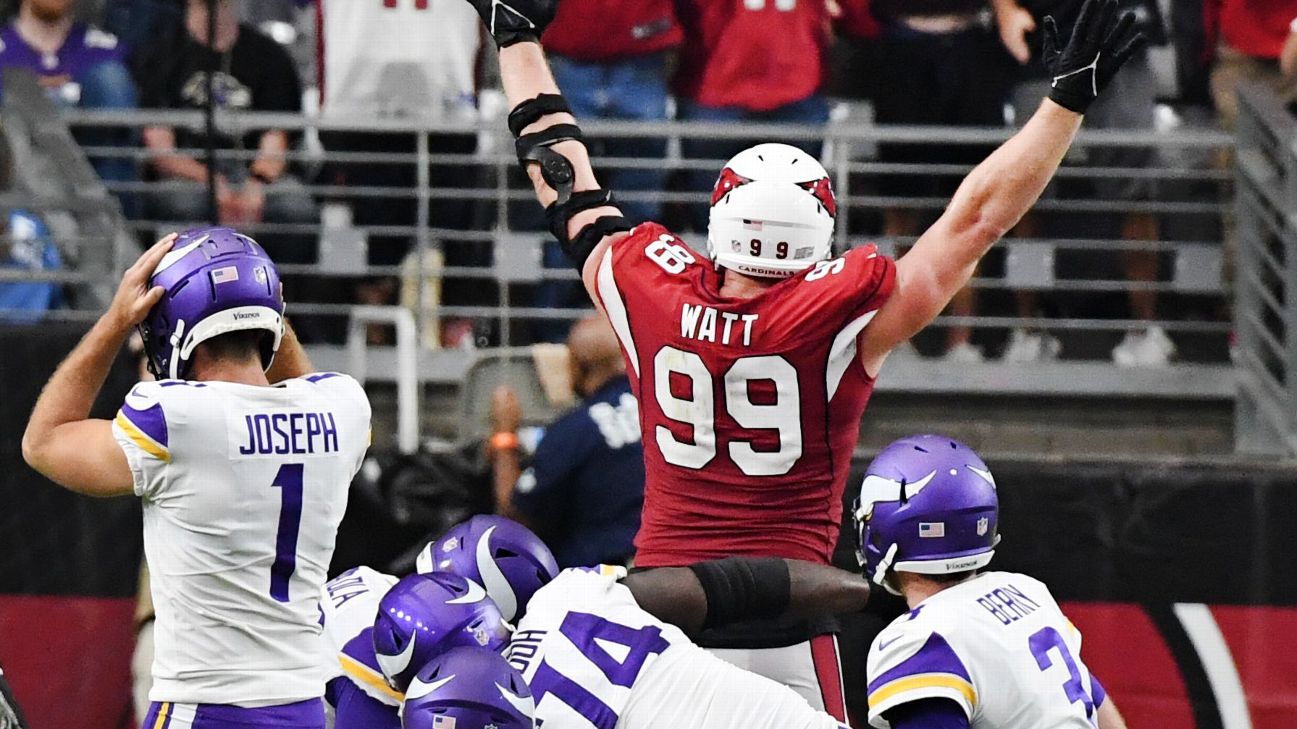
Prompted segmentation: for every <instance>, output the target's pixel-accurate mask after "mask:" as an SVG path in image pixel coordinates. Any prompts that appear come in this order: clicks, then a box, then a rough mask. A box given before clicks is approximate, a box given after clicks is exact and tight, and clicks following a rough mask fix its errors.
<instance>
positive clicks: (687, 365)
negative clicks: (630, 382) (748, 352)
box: [653, 347, 802, 476]
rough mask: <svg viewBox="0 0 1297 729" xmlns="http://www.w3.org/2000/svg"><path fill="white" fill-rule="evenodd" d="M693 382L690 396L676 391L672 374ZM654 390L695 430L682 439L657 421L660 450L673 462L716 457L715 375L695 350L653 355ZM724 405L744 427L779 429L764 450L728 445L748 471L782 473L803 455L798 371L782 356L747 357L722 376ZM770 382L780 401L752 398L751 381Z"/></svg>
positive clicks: (698, 464)
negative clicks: (689, 438)
mask: <svg viewBox="0 0 1297 729" xmlns="http://www.w3.org/2000/svg"><path fill="white" fill-rule="evenodd" d="M673 374H674V375H679V376H683V377H685V378H687V379H688V380H689V382H690V390H691V392H690V393H689V396H688V397H682V396H679V395H676V394H675V393H673V392H672V391H671V376H672V375H673ZM653 375H654V394H655V395H656V396H657V402H658V407H659V408H661V409H662V414H663V415H665V416H666V417H667V418H669V419H671V420H674V421H676V422H678V423H684V424H686V425H688V426H690V427H691V428H692V429H693V442H692V443H690V442H687V441H682V440H679V439H677V438H676V437H675V435H674V434H673V433H672V432H671V429H670V428H668V427H666V426H665V425H659V426H657V429H656V432H655V436H656V438H657V445H658V449H659V450H661V451H662V457H663V458H664V459H665V460H666V462H667V463H670V464H673V465H676V466H682V467H684V468H692V469H700V468H703V467H704V466H706V465H707V464H708V463H711V462H712V459H714V458H715V457H716V395H715V387H714V382H715V378H714V377H713V375H712V373H711V372H710V371H709V370H708V369H707V365H706V364H705V363H704V362H703V359H702V357H699V356H698V355H697V354H695V353H693V352H686V351H684V350H680V349H676V348H675V347H663V348H662V349H660V350H658V353H657V355H656V356H654V358H653ZM722 381H723V382H724V388H723V389H722V392H723V394H724V403H723V406H724V408H725V410H726V412H727V413H729V416H730V417H731V418H733V419H734V422H736V423H738V424H739V426H740V427H743V428H747V429H750V430H773V431H776V432H777V433H778V434H779V447H778V448H777V449H776V450H772V451H771V450H762V451H758V450H756V449H755V448H753V447H752V443H751V442H750V441H742V440H732V441H731V442H730V443H729V444H728V445H727V451H728V453H729V456H730V460H731V461H733V462H734V465H736V466H738V467H739V470H740V471H742V472H743V473H744V474H745V475H748V476H782V475H783V474H785V473H788V472H789V471H791V470H792V468H793V465H794V464H796V463H797V460H798V459H799V458H801V457H802V413H801V401H800V398H799V394H800V392H799V387H798V383H797V370H796V369H795V368H794V367H793V365H792V364H791V363H790V362H789V361H788V360H786V359H784V358H783V357H780V356H778V355H766V356H753V357H743V358H741V359H738V360H736V361H735V362H734V364H733V365H731V366H730V368H729V369H728V370H727V371H726V372H725V374H724V375H723V376H722ZM760 381H770V382H773V383H774V386H775V401H774V402H773V403H770V404H757V403H754V402H752V397H751V395H750V393H749V389H748V384H749V383H751V382H760Z"/></svg>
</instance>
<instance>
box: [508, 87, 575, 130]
mask: <svg viewBox="0 0 1297 729" xmlns="http://www.w3.org/2000/svg"><path fill="white" fill-rule="evenodd" d="M571 113H572V108H571V107H569V106H568V105H567V99H564V98H563V97H562V96H561V95H559V94H541V95H539V96H537V97H536V98H534V99H527V100H526V101H524V102H522V103H521V104H519V105H517V106H515V107H513V111H511V112H509V131H511V132H513V136H514V138H515V139H516V138H518V137H520V136H522V130H524V129H526V128H527V127H529V126H531V125H532V124H535V123H536V122H538V121H540V119H541V117H543V116H548V115H550V114H571Z"/></svg>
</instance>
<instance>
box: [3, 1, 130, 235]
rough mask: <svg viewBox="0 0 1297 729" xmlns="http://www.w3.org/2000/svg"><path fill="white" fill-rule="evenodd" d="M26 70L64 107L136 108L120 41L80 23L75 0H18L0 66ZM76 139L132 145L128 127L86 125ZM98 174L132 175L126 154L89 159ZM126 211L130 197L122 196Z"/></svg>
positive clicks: (117, 177) (117, 178)
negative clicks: (20, 0)
mask: <svg viewBox="0 0 1297 729" xmlns="http://www.w3.org/2000/svg"><path fill="white" fill-rule="evenodd" d="M15 66H16V67H19V68H26V69H29V70H30V71H32V73H34V74H36V77H37V79H38V80H39V81H40V83H41V85H42V86H44V87H45V89H46V91H47V92H48V93H49V96H50V98H51V99H53V100H54V101H55V103H57V104H60V105H62V106H69V107H82V108H86V109H134V108H135V107H136V104H137V101H138V99H137V96H138V95H137V92H136V88H135V82H134V81H133V80H132V79H131V74H130V72H129V71H128V70H127V68H126V53H125V48H124V47H123V46H122V44H120V43H118V41H117V38H116V37H115V36H113V35H112V34H110V33H106V32H104V31H102V30H99V29H98V28H95V27H92V26H89V25H86V24H85V23H78V22H76V21H75V20H74V18H73V0H22V3H21V4H20V5H19V7H18V15H17V17H15V18H14V20H13V22H12V23H10V24H9V25H7V26H5V28H4V30H0V68H4V67H15ZM77 138H78V141H80V142H81V143H82V144H86V145H90V146H120V147H129V146H134V140H135V136H134V135H133V134H132V133H131V132H130V131H128V130H112V129H86V130H80V131H79V132H78V134H77ZM91 162H92V164H93V165H94V168H95V171H96V172H97V173H99V176H100V178H102V179H104V180H107V181H111V182H130V181H133V180H135V179H136V172H135V161H134V160H133V159H130V158H129V157H116V158H114V157H96V158H93V159H92V160H91ZM121 199H122V204H123V206H124V207H125V208H126V212H127V213H128V214H129V213H132V212H134V211H133V199H132V198H131V197H130V196H125V195H124V196H122V198H121Z"/></svg>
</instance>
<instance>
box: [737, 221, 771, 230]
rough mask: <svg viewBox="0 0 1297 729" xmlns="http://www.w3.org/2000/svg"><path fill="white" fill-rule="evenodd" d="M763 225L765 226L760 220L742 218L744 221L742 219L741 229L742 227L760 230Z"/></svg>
mask: <svg viewBox="0 0 1297 729" xmlns="http://www.w3.org/2000/svg"><path fill="white" fill-rule="evenodd" d="M764 227H766V226H765V223H762V222H761V221H760V220H744V221H743V229H744V230H761V229H762V228H764Z"/></svg>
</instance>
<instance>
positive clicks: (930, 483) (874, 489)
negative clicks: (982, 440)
mask: <svg viewBox="0 0 1297 729" xmlns="http://www.w3.org/2000/svg"><path fill="white" fill-rule="evenodd" d="M999 510H1000V502H999V498H998V497H997V496H996V493H995V479H994V477H992V476H991V472H990V471H989V470H988V469H987V468H986V464H985V463H983V462H982V459H981V458H978V457H977V454H976V453H974V452H973V450H972V449H971V448H969V447H968V446H966V445H964V444H963V443H960V442H958V441H955V440H951V439H950V438H947V437H945V436H940V435H916V436H911V437H909V438H902V439H901V440H898V441H896V442H895V443H892V444H891V445H889V446H887V447H886V448H884V449H883V451H882V452H881V453H879V454H878V457H877V458H875V459H874V460H873V462H872V463H870V464H869V470H868V471H866V473H865V481H864V483H863V484H861V486H860V498H859V499H858V500H857V501H856V507H855V513H854V517H855V524H856V536H857V538H858V540H859V541H858V544H859V552H858V553H857V557H858V558H859V559H860V565H861V566H862V567H864V568H865V577H867V578H869V579H870V580H872V581H873V582H874V583H875V584H879V585H882V586H883V587H884V588H886V589H887V590H888V591H889V592H892V593H894V594H899V593H897V591H896V588H895V587H894V586H892V585H891V584H889V583H888V581H887V580H886V577H887V573H888V571H889V570H895V571H899V572H914V573H918V574H925V575H942V574H951V573H955V572H964V571H967V570H975V569H980V568H982V567H985V566H986V565H987V564H988V563H989V562H990V561H991V557H993V556H994V555H995V545H996V544H997V543H998V542H999V541H1000V537H999V532H998V522H999Z"/></svg>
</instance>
